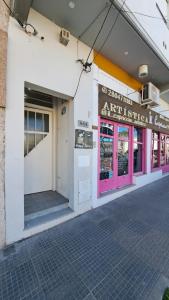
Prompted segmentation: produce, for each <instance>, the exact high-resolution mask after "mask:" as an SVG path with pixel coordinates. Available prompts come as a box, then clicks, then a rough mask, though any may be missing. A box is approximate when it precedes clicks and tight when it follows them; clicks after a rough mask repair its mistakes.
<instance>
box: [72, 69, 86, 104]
mask: <svg viewBox="0 0 169 300" xmlns="http://www.w3.org/2000/svg"><path fill="white" fill-rule="evenodd" d="M83 72H84V69H82V70H81V72H80V76H79V79H78V84H77V87H76V91H75V93H74V96H73V99H72V100H73V101H74V100H75V98H76V95H77V92H78V89H79V85H80V81H81V78H82V74H83Z"/></svg>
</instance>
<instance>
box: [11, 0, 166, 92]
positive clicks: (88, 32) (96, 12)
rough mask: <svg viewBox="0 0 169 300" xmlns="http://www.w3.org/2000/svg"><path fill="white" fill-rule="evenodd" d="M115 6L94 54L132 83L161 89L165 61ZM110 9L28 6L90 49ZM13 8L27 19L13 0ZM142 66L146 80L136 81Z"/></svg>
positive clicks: (99, 4) (98, 3)
mask: <svg viewBox="0 0 169 300" xmlns="http://www.w3.org/2000/svg"><path fill="white" fill-rule="evenodd" d="M114 3H115V4H114ZM117 3H118V1H114V2H113V5H112V8H111V11H110V13H109V15H108V18H107V20H106V22H105V24H104V27H103V30H102V31H101V33H100V35H99V38H98V40H97V43H96V45H95V47H94V48H95V50H96V51H97V52H99V53H100V54H102V55H103V56H104V57H106V58H107V59H109V60H110V61H112V62H113V63H115V64H117V65H118V66H120V67H121V68H122V69H123V70H125V71H126V72H128V73H129V74H130V75H132V76H133V77H134V78H135V79H137V80H139V81H141V82H142V83H145V82H148V81H150V82H152V83H154V84H155V85H157V86H158V87H159V88H160V89H161V88H162V87H163V86H165V85H167V84H168V81H169V79H168V78H169V68H168V65H167V61H165V59H164V57H162V56H161V55H160V54H159V52H158V49H154V48H152V47H151V46H150V45H149V43H148V41H147V40H146V38H145V36H144V33H143V32H142V33H141V32H140V31H139V30H138V28H136V26H134V24H133V23H132V21H131V20H130V19H129V17H128V15H127V14H126V13H125V12H123V14H122V12H121V11H120V6H117ZM110 5H111V1H109V2H108V1H106V0H92V1H90V0H86V1H83V2H81V3H77V2H76V1H74V2H73V1H66V2H65V1H62V0H59V1H57V2H56V1H54V0H49V1H47V2H46V1H45V0H34V1H33V2H32V7H33V8H34V9H35V10H37V11H38V12H39V13H40V14H42V15H44V16H45V17H47V18H48V19H50V20H51V21H53V22H54V23H56V24H58V25H59V26H60V27H63V28H65V29H67V30H69V31H70V33H71V34H72V35H74V36H75V37H76V38H78V39H80V40H81V41H83V42H84V43H85V44H87V45H89V46H92V44H93V42H94V40H95V37H96V36H97V34H98V31H99V29H100V26H101V24H102V22H103V20H104V18H105V16H106V13H107V11H108V9H109V6H110ZM30 6H31V1H30ZM14 7H15V9H16V12H18V14H20V15H21V18H22V20H23V19H24V18H26V17H27V15H28V9H29V7H28V6H24V1H20V0H16V1H15V5H14ZM138 10H139V8H138ZM56 38H57V37H56ZM77 47H78V46H77ZM77 50H78V49H77ZM95 58H96V57H95ZM79 59H84V60H85V59H86V58H85V57H79ZM142 64H146V65H148V70H149V72H148V76H147V77H145V78H142V79H140V78H139V75H138V68H139V66H140V65H142Z"/></svg>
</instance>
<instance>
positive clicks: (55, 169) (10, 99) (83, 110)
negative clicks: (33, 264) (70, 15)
mask: <svg viewBox="0 0 169 300" xmlns="http://www.w3.org/2000/svg"><path fill="white" fill-rule="evenodd" d="M143 2H144V3H146V1H143ZM150 2H154V1H150ZM159 2H162V0H161V1H159ZM164 2H167V1H164ZM118 4H120V3H118ZM134 5H135V1H127V2H126V7H127V9H126V8H125V7H124V8H123V9H124V10H127V11H128V10H129V9H130V10H132V11H136V10H139V11H140V12H142V13H144V11H145V8H144V5H143V4H142V3H141V4H140V7H139V8H138V7H137V9H136V8H135V7H134ZM147 5H148V4H147V3H146V7H147ZM140 9H142V10H140ZM150 10H151V9H150ZM151 13H152V10H151ZM154 14H155V13H154ZM130 17H131V15H130ZM136 17H137V20H138V19H139V18H141V16H140V15H138V16H136V15H135V18H136ZM142 17H143V16H142ZM55 22H56V23H57V20H56V21H55ZM133 22H134V21H133ZM140 22H141V23H142V21H141V20H140ZM28 23H30V24H33V26H34V27H35V28H36V29H37V30H38V32H39V33H40V34H38V35H37V36H34V35H32V34H26V33H25V31H24V30H23V29H22V28H21V27H20V26H19V25H18V22H17V21H16V20H15V19H14V18H12V17H10V21H9V29H8V59H7V98H6V125H5V126H6V128H5V135H6V148H5V149H6V150H5V212H6V224H5V225H6V244H7V245H8V244H11V243H13V242H15V241H18V240H21V239H24V238H26V237H28V236H31V235H33V234H36V233H38V232H41V231H43V230H46V229H48V228H50V227H52V226H55V225H57V224H59V223H61V222H64V221H66V220H68V219H71V218H73V217H75V216H77V215H80V214H82V213H84V212H86V211H88V210H90V209H93V208H95V207H98V206H100V205H103V204H105V203H107V202H109V201H112V200H113V199H115V198H118V197H120V196H122V195H124V194H126V193H128V192H130V191H132V190H135V189H137V188H140V187H142V186H143V185H145V184H148V183H150V182H153V181H155V180H158V179H160V178H162V177H163V176H168V175H169V101H168V102H167V101H166V97H168V96H167V91H168V90H167V88H166V83H165V84H164V87H165V88H164V89H163V93H164V95H165V97H164V98H165V99H164V100H163V99H162V98H161V99H160V105H159V106H158V107H157V108H151V107H148V108H147V107H142V106H141V105H140V92H139V90H140V89H141V87H142V84H143V83H142V82H139V79H138V78H135V77H134V76H133V74H130V72H129V73H128V72H127V71H126V70H125V71H124V69H125V68H124V69H123V68H122V67H121V66H117V65H116V64H114V63H113V62H112V61H110V59H109V58H106V57H105V56H104V54H99V55H98V57H97V59H96V54H95V52H94V51H92V52H91V55H90V61H93V59H94V62H93V65H92V67H91V71H90V72H88V73H86V72H83V73H82V76H81V80H80V81H79V85H78V86H77V84H78V80H79V75H80V74H81V71H82V65H81V63H79V62H77V60H78V59H79V58H83V59H85V58H87V57H88V53H89V52H90V47H89V46H87V44H85V43H84V42H82V41H77V38H75V37H74V36H73V35H70V41H69V44H68V45H67V46H64V45H63V44H61V43H60V39H59V34H60V30H61V27H60V26H58V25H56V24H55V23H54V22H52V21H51V20H49V18H46V17H45V16H43V15H42V14H40V13H39V12H37V11H36V10H35V9H33V8H31V9H30V11H29V16H28ZM137 25H138V26H139V23H138V22H137ZM142 25H144V29H145V30H146V31H147V33H146V34H148V35H150V36H151V39H153V43H155V44H158V46H159V53H158V55H159V56H160V57H161V60H163V62H162V67H163V65H164V63H166V66H165V72H167V71H166V69H167V68H168V65H167V64H168V63H169V57H168V56H167V55H168V52H167V51H166V49H163V42H162V45H161V42H160V43H159V39H158V41H157V40H156V38H155V33H154V36H153V32H150V31H149V29H150V28H152V27H153V26H152V25H151V24H148V23H146V22H145V24H143V23H142ZM146 26H147V27H146ZM163 26H165V27H166V28H165V30H164V27H162V29H161V30H162V31H164V36H162V35H160V34H159V36H160V38H161V39H162V40H164V41H165V43H166V45H167V47H169V33H168V28H167V26H166V24H163ZM153 28H154V27H153ZM67 29H69V28H67ZM165 32H166V33H165ZM42 36H43V38H41V37H42ZM152 47H153V46H152ZM125 50H126V49H125ZM127 56H128V54H127ZM127 56H126V59H130V58H127ZM164 61H165V62H164ZM145 63H146V62H145ZM139 65H140V63H139V58H138V66H139ZM168 74H169V70H168ZM153 83H154V82H153ZM155 83H156V80H155ZM155 83H154V84H155ZM168 83H169V79H168ZM77 87H78V89H77ZM76 89H77V93H75V91H76ZM168 100H169V98H168ZM46 192H54V193H57V197H59V198H57V199H59V200H57V201H63V199H66V204H65V202H62V209H59V210H58V209H57V205H53V204H51V205H49V206H47V204H46V203H47V202H48V203H49V202H50V201H51V203H52V200H51V199H49V198H48V197H49V194H47V193H46ZM44 193H46V194H44ZM37 194H38V195H39V196H40V198H38V199H41V198H43V201H44V203H43V205H44V207H40V206H39V209H37V207H38V205H39V204H37V199H36V195H37ZM44 195H46V196H45V197H46V198H45V197H44ZM52 195H53V194H52ZM39 196H38V197H39ZM34 197H35V198H34ZM34 199H35V200H34ZM60 199H61V200H60ZM25 201H27V206H26V204H25V203H26V202H25ZM28 201H30V202H29V203H28ZM32 201H34V203H35V205H34V204H33V206H34V208H35V210H32V211H31V209H32V207H31V204H30V203H33V202H32ZM63 203H64V204H63ZM35 206H37V207H35ZM34 208H33V209H34ZM29 209H30V211H31V213H27V211H26V210H29Z"/></svg>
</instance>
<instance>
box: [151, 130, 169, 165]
mask: <svg viewBox="0 0 169 300" xmlns="http://www.w3.org/2000/svg"><path fill="white" fill-rule="evenodd" d="M166 165H169V135H166V134H163V133H157V132H153V139H152V167H153V168H157V167H165V166H166Z"/></svg>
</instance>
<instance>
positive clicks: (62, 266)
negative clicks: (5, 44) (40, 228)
mask: <svg viewBox="0 0 169 300" xmlns="http://www.w3.org/2000/svg"><path fill="white" fill-rule="evenodd" d="M98 201H99V200H98ZM168 220H169V177H165V178H163V179H162V180H159V181H158V182H155V183H152V184H150V185H148V186H146V187H143V188H141V189H139V190H137V191H134V192H132V193H130V194H127V195H125V196H123V197H121V198H119V199H116V200H114V201H112V202H110V203H108V204H107V205H105V206H102V207H99V208H97V209H95V210H91V211H89V212H87V213H85V214H83V215H82V216H79V217H77V218H75V219H73V220H71V221H68V222H66V223H64V224H61V225H59V226H56V227H54V228H52V229H50V230H47V231H45V232H43V233H41V234H38V235H36V236H34V237H31V238H29V239H27V240H25V241H22V242H19V243H16V244H15V245H13V246H11V247H8V248H7V249H5V250H4V251H1V252H0V300H17V299H18V300H19V299H20V300H35V299H36V300H46V299H47V300H48V299H49V300H50V299H51V300H54V299H57V300H62V299H65V300H69V299H75V300H76V299H77V300H81V299H82V300H96V299H100V300H102V299H103V300H104V299H105V300H109V299H112V300H159V299H162V294H163V292H164V290H165V288H166V287H167V286H169V255H168V254H169V221H168Z"/></svg>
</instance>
